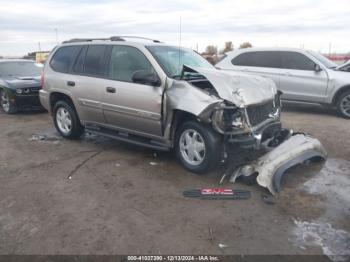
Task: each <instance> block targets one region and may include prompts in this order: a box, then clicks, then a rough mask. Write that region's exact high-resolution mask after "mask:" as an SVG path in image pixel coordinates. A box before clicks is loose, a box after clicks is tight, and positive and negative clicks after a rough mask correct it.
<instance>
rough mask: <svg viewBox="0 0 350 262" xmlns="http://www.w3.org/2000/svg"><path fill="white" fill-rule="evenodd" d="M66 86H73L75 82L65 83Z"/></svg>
mask: <svg viewBox="0 0 350 262" xmlns="http://www.w3.org/2000/svg"><path fill="white" fill-rule="evenodd" d="M67 85H68V86H75V82H74V81H67Z"/></svg>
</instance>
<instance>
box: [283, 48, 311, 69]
mask: <svg viewBox="0 0 350 262" xmlns="http://www.w3.org/2000/svg"><path fill="white" fill-rule="evenodd" d="M282 68H284V69H294V70H308V71H313V70H315V63H314V62H313V61H312V60H311V59H310V58H308V57H306V56H305V55H303V54H300V53H297V52H282Z"/></svg>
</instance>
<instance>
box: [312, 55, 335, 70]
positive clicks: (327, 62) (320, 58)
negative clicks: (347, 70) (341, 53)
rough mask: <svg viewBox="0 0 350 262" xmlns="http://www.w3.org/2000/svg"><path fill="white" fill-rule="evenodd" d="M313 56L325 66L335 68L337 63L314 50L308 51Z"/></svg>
mask: <svg viewBox="0 0 350 262" xmlns="http://www.w3.org/2000/svg"><path fill="white" fill-rule="evenodd" d="M308 52H309V54H311V55H312V56H313V57H315V58H316V59H317V60H318V61H320V62H321V63H322V64H323V65H324V66H325V67H327V68H336V67H337V64H336V63H334V62H332V61H331V60H329V59H328V58H327V57H325V56H323V55H321V54H320V53H317V52H314V51H308Z"/></svg>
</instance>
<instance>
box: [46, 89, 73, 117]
mask: <svg viewBox="0 0 350 262" xmlns="http://www.w3.org/2000/svg"><path fill="white" fill-rule="evenodd" d="M58 101H65V102H67V103H70V104H71V105H72V106H73V108H74V110H75V111H76V108H75V105H74V102H73V99H72V98H71V97H70V96H69V95H67V94H65V93H62V92H52V93H51V94H50V112H51V113H52V112H53V108H54V106H55V104H56V103H57V102H58Z"/></svg>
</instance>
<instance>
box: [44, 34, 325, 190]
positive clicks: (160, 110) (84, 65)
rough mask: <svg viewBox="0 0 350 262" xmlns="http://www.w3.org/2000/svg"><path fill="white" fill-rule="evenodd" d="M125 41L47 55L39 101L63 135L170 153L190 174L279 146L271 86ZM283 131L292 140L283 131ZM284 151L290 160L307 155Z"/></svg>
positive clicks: (176, 52)
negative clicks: (241, 153) (231, 153)
mask: <svg viewBox="0 0 350 262" xmlns="http://www.w3.org/2000/svg"><path fill="white" fill-rule="evenodd" d="M126 39H127V37H111V38H108V39H72V40H69V41H66V42H63V44H62V45H59V46H57V47H56V48H55V49H54V50H53V52H52V53H51V55H50V57H49V59H48V62H47V63H46V65H45V67H44V73H43V79H42V83H43V89H42V90H40V100H41V103H42V105H43V106H44V107H45V108H46V109H47V110H48V111H49V112H50V113H51V114H52V116H53V119H54V124H55V126H56V128H57V130H58V132H59V133H60V134H61V135H62V136H63V137H65V138H69V139H74V138H78V137H80V136H81V135H82V134H83V132H84V129H85V130H88V131H89V132H92V133H96V134H100V135H104V136H108V137H111V138H115V139H119V140H122V141H128V142H131V143H134V144H138V145H143V146H148V147H151V148H154V149H158V150H169V149H172V148H174V149H175V151H176V155H177V157H178V159H179V161H180V162H181V163H182V165H183V166H184V167H185V168H186V169H188V170H190V171H192V172H195V173H204V172H207V171H208V170H210V169H212V168H213V167H214V166H215V165H217V164H218V163H220V161H221V160H222V159H224V157H225V156H227V154H226V150H227V148H228V147H229V146H230V147H233V148H234V149H237V150H239V149H242V148H244V149H250V150H257V149H260V148H261V147H262V145H272V144H273V143H275V144H276V145H277V144H281V142H282V141H279V142H278V143H277V142H276V141H277V140H278V139H279V140H281V139H280V137H281V136H282V135H281V134H282V133H283V132H282V131H286V130H284V129H282V128H281V123H280V111H281V105H280V93H279V92H278V91H277V89H276V86H275V84H274V82H273V81H272V80H270V79H267V78H263V77H260V76H252V75H245V74H243V73H232V72H226V71H223V70H218V69H216V68H215V67H213V66H212V65H211V64H209V63H208V62H207V61H206V60H205V59H204V58H202V57H201V56H200V55H199V54H197V53H196V52H194V51H192V50H190V49H185V48H179V47H175V46H169V45H166V44H163V43H160V42H159V41H157V40H149V39H144V40H145V41H142V42H140V41H137V40H134V41H126ZM284 133H288V135H285V136H284V137H285V138H284V139H287V138H286V136H288V139H291V138H290V137H291V132H290V131H289V130H287V132H284ZM310 139H311V138H310ZM304 140H307V138H305V139H302V140H299V141H296V143H301V144H303V143H305V141H304ZM315 140H316V139H315ZM316 141H317V140H316ZM292 147H298V145H297V144H295V143H294V144H293V143H292ZM317 147H322V146H321V145H319V142H318V141H317V142H313V143H312V145H311V146H310V148H308V149H311V150H314V151H315V152H316V151H317V152H316V153H314V154H311V155H308V158H310V157H313V156H315V155H316V156H318V155H323V153H319V152H320V151H322V150H321V149H319V150H315V148H317ZM299 149H300V147H299ZM287 151H289V152H288V153H289V156H288V157H287V158H286V159H285V160H286V161H287V160H288V161H289V162H290V160H291V159H295V158H296V157H297V156H298V157H300V154H303V153H305V150H301V152H297V153H296V155H293V154H290V153H291V152H290V150H289V149H288V148H287ZM265 157H266V156H265ZM305 158H306V157H305ZM302 160H305V159H304V158H303V157H302ZM286 161H284V163H286ZM265 162H266V159H265ZM267 162H268V161H267ZM282 162H283V161H282ZM282 162H281V163H282ZM281 163H279V164H281ZM250 167H251V168H250V170H252V169H254V168H255V169H257V170H258V169H259V167H258V166H255V167H254V166H250ZM277 167H278V166H277ZM277 167H275V169H276V168H277ZM248 169H249V168H248ZM244 175H246V174H244ZM265 186H266V187H269V186H268V185H265ZM270 190H271V189H270Z"/></svg>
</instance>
